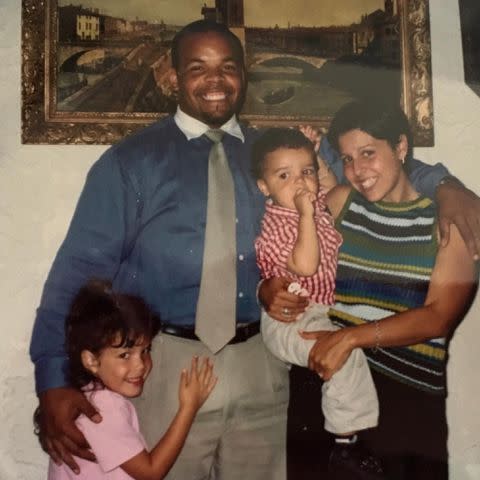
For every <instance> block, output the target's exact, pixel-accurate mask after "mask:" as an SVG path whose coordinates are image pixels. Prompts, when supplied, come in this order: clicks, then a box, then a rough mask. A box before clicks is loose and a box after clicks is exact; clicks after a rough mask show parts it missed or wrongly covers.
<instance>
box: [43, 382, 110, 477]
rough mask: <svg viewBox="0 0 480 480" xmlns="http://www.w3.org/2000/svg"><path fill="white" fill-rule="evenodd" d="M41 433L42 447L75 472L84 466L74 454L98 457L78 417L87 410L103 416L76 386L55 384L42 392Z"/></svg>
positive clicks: (98, 418) (88, 413)
mask: <svg viewBox="0 0 480 480" xmlns="http://www.w3.org/2000/svg"><path fill="white" fill-rule="evenodd" d="M39 399H40V416H39V437H40V443H41V445H42V448H43V449H44V450H45V451H46V452H47V453H48V454H49V455H50V457H52V460H53V461H54V462H55V463H56V464H57V465H60V464H61V463H62V462H65V463H66V464H67V465H68V466H69V467H70V468H71V469H72V470H73V471H74V472H75V473H77V474H78V473H79V472H80V469H79V468H78V465H77V464H76V462H75V460H74V459H73V456H72V455H76V456H78V457H81V458H84V459H86V460H91V461H95V455H94V454H93V453H92V452H91V451H90V450H89V448H90V447H89V445H88V443H87V441H86V440H85V437H84V436H83V434H82V432H81V431H80V430H79V429H78V428H77V426H76V425H75V419H76V418H77V417H78V416H79V415H80V414H81V413H83V414H84V415H86V416H87V417H89V418H90V420H92V421H94V422H95V423H98V422H101V421H102V417H101V416H100V414H99V413H98V412H97V411H96V410H95V408H94V407H93V406H92V405H91V403H90V402H89V401H88V400H87V399H86V398H85V396H84V395H83V394H82V393H81V392H79V391H78V390H76V389H74V388H68V387H66V388H52V389H50V390H46V391H45V392H42V393H41V394H40V395H39Z"/></svg>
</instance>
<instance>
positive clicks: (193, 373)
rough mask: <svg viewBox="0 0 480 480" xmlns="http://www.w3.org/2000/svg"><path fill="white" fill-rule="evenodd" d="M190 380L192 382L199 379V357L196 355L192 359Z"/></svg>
mask: <svg viewBox="0 0 480 480" xmlns="http://www.w3.org/2000/svg"><path fill="white" fill-rule="evenodd" d="M190 378H191V379H192V380H193V379H197V378H198V357H197V356H196V355H194V356H193V357H192V362H191V364H190Z"/></svg>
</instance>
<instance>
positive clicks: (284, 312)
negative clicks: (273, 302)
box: [282, 307, 290, 317]
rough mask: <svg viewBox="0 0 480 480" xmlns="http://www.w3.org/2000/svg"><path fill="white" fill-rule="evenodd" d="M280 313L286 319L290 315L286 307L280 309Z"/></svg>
mask: <svg viewBox="0 0 480 480" xmlns="http://www.w3.org/2000/svg"><path fill="white" fill-rule="evenodd" d="M282 313H283V314H284V315H285V316H286V317H288V316H289V315H290V310H289V309H288V308H287V307H284V308H283V309H282Z"/></svg>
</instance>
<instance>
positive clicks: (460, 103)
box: [0, 0, 480, 480]
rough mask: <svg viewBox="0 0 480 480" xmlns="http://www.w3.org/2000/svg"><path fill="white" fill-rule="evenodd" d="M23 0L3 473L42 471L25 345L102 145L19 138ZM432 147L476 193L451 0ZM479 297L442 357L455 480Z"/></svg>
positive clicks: (10, 168)
mask: <svg viewBox="0 0 480 480" xmlns="http://www.w3.org/2000/svg"><path fill="white" fill-rule="evenodd" d="M20 3H21V2H17V1H11V0H0V19H1V20H0V64H1V68H0V92H1V94H0V95H1V96H0V102H1V103H0V112H1V115H2V122H1V124H2V126H1V128H0V305H1V316H2V324H3V328H2V337H3V338H4V340H3V342H2V347H1V349H0V425H1V430H0V431H1V433H0V478H1V479H2V480H3V479H5V480H10V479H17V480H25V479H32V480H33V479H40V478H45V473H46V463H47V462H46V457H45V456H44V454H43V453H42V452H41V450H40V448H39V447H38V446H37V441H36V438H34V436H33V434H32V424H31V414H32V411H33V408H34V406H35V404H36V397H35V394H34V387H33V379H32V372H33V369H32V366H31V365H30V362H29V359H28V356H27V348H28V342H29V337H30V332H31V327H32V322H33V318H34V311H35V308H36V306H37V304H38V302H39V298H40V294H41V290H42V285H43V281H44V279H45V277H46V274H47V272H48V269H49V266H50V264H51V261H52V259H53V256H54V254H55V252H56V250H57V248H58V246H59V244H60V242H61V241H62V239H63V236H64V234H65V231H66V228H67V226H68V222H69V220H70V217H71V214H72V211H73V208H74V205H75V203H76V199H77V197H78V194H79V192H80V189H81V187H82V185H83V180H84V178H85V174H86V172H87V170H88V168H89V167H90V165H91V164H92V163H93V162H94V161H95V159H96V158H98V156H99V155H100V153H102V152H103V151H104V149H105V147H100V146H90V147H89V146H25V145H21V144H20V69H21V66H20ZM430 10H431V28H432V42H433V74H434V108H435V147H434V148H428V149H427V148H425V149H418V150H417V152H416V153H417V156H418V157H419V158H422V159H423V160H425V161H427V162H430V163H433V162H436V161H439V160H441V161H443V162H444V163H445V164H446V165H447V166H448V167H449V168H450V169H451V170H452V172H453V173H454V174H456V175H458V176H459V177H460V178H462V179H464V180H465V182H466V183H467V184H468V185H469V186H470V187H472V188H474V189H476V191H477V192H480V174H479V172H480V169H479V168H478V167H477V165H476V163H477V162H479V161H480V158H479V157H480V153H478V151H479V150H480V99H479V98H477V97H476V96H475V95H474V94H473V93H472V92H471V91H470V90H469V88H468V87H466V86H465V84H464V83H463V70H462V51H461V39H460V33H459V18H458V2H457V1H454V0H432V1H431V2H430ZM479 316H480V301H479V300H478V298H477V301H476V303H475V304H474V306H473V308H472V309H471V311H470V313H469V315H468V316H467V317H466V318H465V320H464V322H463V323H462V325H461V326H460V327H459V329H458V330H457V333H456V335H455V338H454V341H453V344H452V347H451V360H450V365H449V387H450V397H449V401H448V418H449V424H450V453H451V458H452V475H451V478H452V479H454V480H464V479H465V480H467V479H468V480H470V479H480V442H479V440H478V439H479V438H480V437H479V436H480V414H479V409H478V407H477V404H478V403H479V401H480V400H479V399H480V374H479V372H478V370H477V368H478V367H477V363H476V360H477V354H476V352H477V351H478V341H479V340H478V338H479V337H480V322H479V321H478V317H479Z"/></svg>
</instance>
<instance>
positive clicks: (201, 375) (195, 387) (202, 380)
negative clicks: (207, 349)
mask: <svg viewBox="0 0 480 480" xmlns="http://www.w3.org/2000/svg"><path fill="white" fill-rule="evenodd" d="M216 383H217V377H216V376H215V375H213V363H212V361H211V360H210V359H209V358H205V359H204V360H203V363H202V366H201V367H199V366H198V357H193V358H192V363H191V365H190V370H188V369H184V370H182V373H181V375H180V387H179V392H178V396H179V399H180V408H185V409H187V410H190V411H191V412H192V414H196V413H197V411H198V409H199V408H200V407H201V406H202V405H203V404H204V403H205V400H206V399H207V398H208V397H209V395H210V394H211V393H212V390H213V389H214V388H215V385H216Z"/></svg>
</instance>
